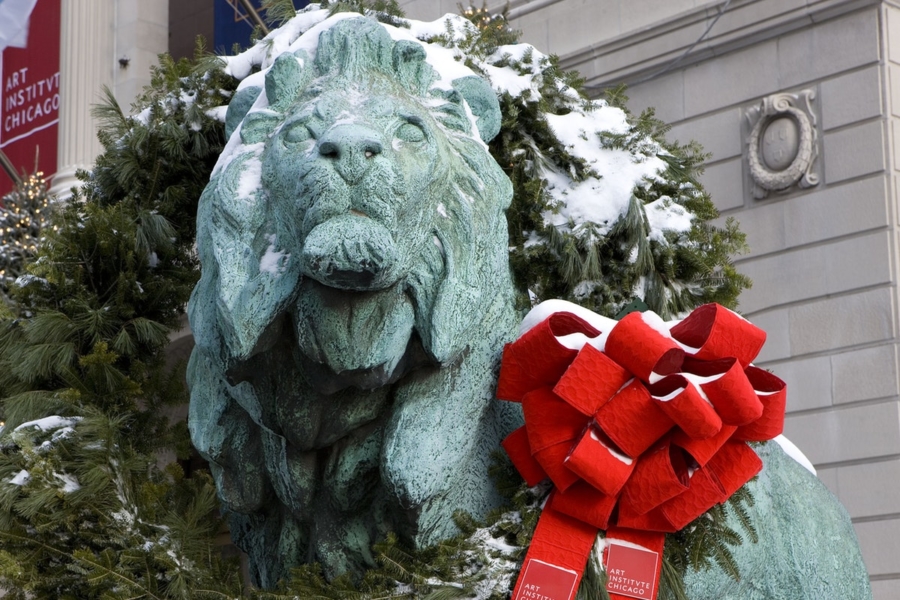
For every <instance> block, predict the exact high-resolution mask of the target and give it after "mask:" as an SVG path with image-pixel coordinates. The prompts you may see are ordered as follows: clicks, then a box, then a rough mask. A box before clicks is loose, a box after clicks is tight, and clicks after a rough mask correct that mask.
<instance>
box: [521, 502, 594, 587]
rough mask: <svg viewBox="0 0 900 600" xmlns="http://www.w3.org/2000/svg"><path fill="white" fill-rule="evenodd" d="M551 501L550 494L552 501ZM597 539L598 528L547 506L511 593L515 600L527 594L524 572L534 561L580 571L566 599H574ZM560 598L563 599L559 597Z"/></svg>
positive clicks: (577, 572)
mask: <svg viewBox="0 0 900 600" xmlns="http://www.w3.org/2000/svg"><path fill="white" fill-rule="evenodd" d="M552 500H553V499H552V497H551V499H550V502H552ZM548 504H549V502H548ZM596 539H597V528H596V527H594V526H592V525H589V524H587V523H584V522H583V521H579V520H578V519H573V518H572V517H569V516H567V515H564V514H562V513H560V512H557V511H555V510H552V509H548V508H547V507H545V508H544V511H543V512H542V513H541V518H540V520H539V521H538V524H537V528H536V529H535V530H534V536H533V537H532V538H531V545H530V546H529V547H528V553H527V554H526V555H525V560H524V562H523V563H522V570H521V571H520V573H519V579H518V581H517V582H516V587H515V589H514V590H513V594H512V598H513V600H519V599H521V598H527V597H528V596H527V595H525V594H523V590H522V588H523V586H524V585H526V583H527V582H526V578H525V577H524V575H525V573H526V572H527V569H528V564H529V562H530V561H532V560H539V561H542V562H545V563H549V564H551V565H554V566H556V567H558V568H561V569H566V570H570V571H575V572H576V574H577V576H576V579H575V585H574V587H573V590H572V592H571V594H570V595H569V597H568V598H566V599H564V600H571V599H572V598H574V597H575V592H576V591H577V590H578V584H579V582H580V581H581V574H582V573H583V572H584V565H585V564H586V563H587V559H588V555H590V553H591V548H593V546H594V541H595V540H596ZM560 600H563V599H562V598H560Z"/></svg>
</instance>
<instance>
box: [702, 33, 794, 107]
mask: <svg viewBox="0 0 900 600" xmlns="http://www.w3.org/2000/svg"><path fill="white" fill-rule="evenodd" d="M779 60H780V55H779V53H778V43H777V41H776V40H769V41H765V42H761V43H759V44H756V45H754V46H750V47H748V48H745V49H742V50H738V51H736V52H731V53H728V54H725V55H723V56H720V57H717V59H716V60H710V61H706V62H703V63H700V64H698V65H696V66H692V67H689V68H687V69H685V71H684V113H685V117H691V116H694V115H699V114H703V113H707V112H711V111H714V110H717V109H719V108H721V107H724V106H730V105H732V104H738V103H742V102H751V101H755V100H756V99H758V98H760V97H762V96H766V95H768V94H771V93H773V92H777V91H779V90H781V89H784V86H783V83H782V82H781V81H779V79H778V70H777V69H775V68H773V66H774V65H777V64H778V61H779Z"/></svg>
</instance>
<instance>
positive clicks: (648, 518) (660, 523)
mask: <svg viewBox="0 0 900 600" xmlns="http://www.w3.org/2000/svg"><path fill="white" fill-rule="evenodd" d="M616 525H618V526H619V527H627V528H630V529H637V530H640V531H655V532H660V533H675V532H676V531H678V528H677V527H675V526H674V525H672V524H671V523H669V520H668V519H667V518H666V515H665V514H663V511H662V507H661V506H657V507H656V508H654V509H653V510H651V511H649V512H646V513H644V514H642V515H639V514H636V513H634V512H631V510H630V507H629V506H627V505H626V506H622V505H621V503H620V504H619V516H618V518H617V519H616Z"/></svg>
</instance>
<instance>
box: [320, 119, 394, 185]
mask: <svg viewBox="0 0 900 600" xmlns="http://www.w3.org/2000/svg"><path fill="white" fill-rule="evenodd" d="M382 150H383V146H382V145H381V142H380V141H379V135H378V133H377V132H376V131H374V130H372V129H369V128H368V127H362V126H359V125H337V126H335V127H332V128H331V129H329V130H328V131H327V132H326V133H325V135H323V136H322V137H321V138H320V139H319V155H320V156H322V157H324V158H327V159H330V160H332V161H334V168H335V170H337V172H338V173H339V174H340V175H341V177H343V178H344V179H345V180H346V181H347V183H351V184H353V183H357V182H358V181H359V180H360V179H361V178H362V176H363V175H365V173H366V171H368V170H369V167H370V166H371V164H372V163H371V159H372V158H374V157H375V156H377V155H379V154H381V152H382Z"/></svg>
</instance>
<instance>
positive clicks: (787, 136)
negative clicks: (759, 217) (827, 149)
mask: <svg viewBox="0 0 900 600" xmlns="http://www.w3.org/2000/svg"><path fill="white" fill-rule="evenodd" d="M815 97H816V94H815V91H814V90H803V91H801V92H798V93H796V94H774V95H772V96H768V97H767V98H764V99H763V100H762V101H761V102H760V103H759V105H757V106H754V107H753V108H751V109H749V110H748V111H747V113H746V118H747V122H748V125H749V127H750V135H749V137H748V138H747V163H748V166H749V169H750V179H751V182H752V193H753V196H754V197H755V198H765V197H766V196H767V195H769V194H770V193H773V192H781V191H785V190H788V189H790V188H791V187H793V186H795V185H796V186H799V187H801V188H808V187H813V186H816V185H818V183H819V176H818V174H817V173H816V172H815V163H816V157H817V156H818V145H817V130H816V115H815V112H814V111H813V108H812V103H813V101H814V100H815Z"/></svg>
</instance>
